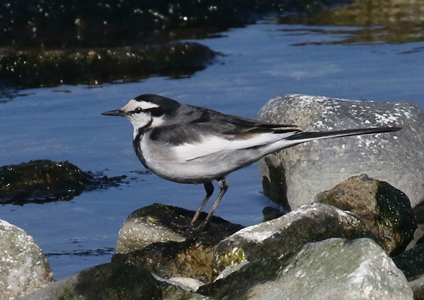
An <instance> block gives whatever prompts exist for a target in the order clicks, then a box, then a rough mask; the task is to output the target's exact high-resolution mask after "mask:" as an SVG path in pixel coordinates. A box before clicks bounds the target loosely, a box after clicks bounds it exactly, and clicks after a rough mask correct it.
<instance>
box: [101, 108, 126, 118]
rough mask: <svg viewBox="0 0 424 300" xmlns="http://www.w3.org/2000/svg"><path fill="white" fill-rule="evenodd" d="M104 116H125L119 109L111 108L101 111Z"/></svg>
mask: <svg viewBox="0 0 424 300" xmlns="http://www.w3.org/2000/svg"><path fill="white" fill-rule="evenodd" d="M102 115H104V116H119V117H125V112H124V111H123V110H120V109H116V110H111V111H105V112H104V113H102Z"/></svg>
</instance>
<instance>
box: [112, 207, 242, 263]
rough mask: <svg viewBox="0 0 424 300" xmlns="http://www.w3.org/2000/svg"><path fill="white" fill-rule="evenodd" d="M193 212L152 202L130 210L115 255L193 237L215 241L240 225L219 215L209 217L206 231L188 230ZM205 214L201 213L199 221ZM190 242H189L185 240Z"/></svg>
mask: <svg viewBox="0 0 424 300" xmlns="http://www.w3.org/2000/svg"><path fill="white" fill-rule="evenodd" d="M194 214H195V212H194V211H191V210H186V209H183V208H180V207H176V206H171V205H163V204H157V203H155V204H152V205H149V206H146V207H143V208H140V209H138V210H136V211H134V212H133V213H132V214H131V215H130V216H129V217H128V218H127V220H126V221H125V223H124V224H123V225H122V227H121V230H120V231H119V236H118V241H117V243H116V248H115V253H116V254H120V255H121V254H127V253H131V252H134V251H138V250H143V249H144V248H146V247H147V246H149V245H152V244H157V243H168V242H176V243H184V242H186V241H188V240H191V239H196V241H197V242H200V244H208V245H212V244H217V243H218V242H219V241H220V240H222V239H223V238H225V237H227V236H229V235H230V234H232V233H234V232H236V231H237V230H239V229H241V228H243V226H241V225H238V224H232V223H230V222H228V221H225V220H224V219H222V218H219V217H212V219H211V222H210V226H209V229H208V230H207V231H195V230H191V229H190V226H189V225H190V221H191V220H192V218H193V216H194ZM206 215H207V214H206V213H204V212H203V213H201V214H200V216H199V222H201V221H202V220H203V219H204V218H205V217H206ZM189 243H190V242H189Z"/></svg>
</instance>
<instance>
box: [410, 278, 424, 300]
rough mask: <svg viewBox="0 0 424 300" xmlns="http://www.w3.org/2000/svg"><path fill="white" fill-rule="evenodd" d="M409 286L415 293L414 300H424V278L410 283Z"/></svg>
mask: <svg viewBox="0 0 424 300" xmlns="http://www.w3.org/2000/svg"><path fill="white" fill-rule="evenodd" d="M409 286H410V287H411V289H412V291H413V292H414V300H423V299H424V276H422V277H419V278H417V279H415V280H412V281H410V282H409Z"/></svg>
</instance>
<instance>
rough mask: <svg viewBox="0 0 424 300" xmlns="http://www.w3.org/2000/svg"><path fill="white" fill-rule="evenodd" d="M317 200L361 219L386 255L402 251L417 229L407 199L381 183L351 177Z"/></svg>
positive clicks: (366, 178)
mask: <svg viewBox="0 0 424 300" xmlns="http://www.w3.org/2000/svg"><path fill="white" fill-rule="evenodd" d="M315 200H316V201H318V202H321V203H325V204H329V205H333V206H335V207H338V208H340V209H342V210H346V211H349V212H351V213H352V214H354V215H355V216H357V217H358V218H360V219H361V220H362V221H364V223H365V224H366V225H367V227H368V228H369V229H370V230H371V232H372V233H374V235H375V236H376V237H377V239H378V241H379V243H380V245H381V246H383V248H384V249H385V250H386V252H387V253H388V254H389V255H398V254H400V253H401V252H403V251H404V250H405V248H406V246H407V245H408V244H409V242H410V241H411V240H412V238H413V236H414V231H415V230H416V229H417V225H416V224H415V216H414V212H413V210H412V208H411V204H410V202H409V199H408V197H407V196H406V195H405V194H404V193H402V192H401V191H399V190H398V189H396V188H394V187H393V186H391V185H390V184H388V183H387V182H384V181H379V180H375V179H371V178H369V177H368V176H367V175H360V176H354V177H351V178H349V179H348V180H346V181H344V182H342V183H340V184H338V185H337V186H335V187H334V188H332V189H331V190H328V191H325V192H322V193H320V194H318V195H317V196H316V199H315Z"/></svg>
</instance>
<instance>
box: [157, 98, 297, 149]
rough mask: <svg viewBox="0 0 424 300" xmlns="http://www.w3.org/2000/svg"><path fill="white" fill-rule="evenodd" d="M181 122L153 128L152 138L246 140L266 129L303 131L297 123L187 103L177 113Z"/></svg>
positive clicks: (168, 140) (177, 141) (180, 141)
mask: <svg viewBox="0 0 424 300" xmlns="http://www.w3.org/2000/svg"><path fill="white" fill-rule="evenodd" d="M177 118H178V120H181V121H180V122H178V123H177V122H175V123H174V124H171V125H168V126H160V127H156V128H153V129H152V130H151V133H150V138H151V139H152V140H154V141H157V142H161V143H169V144H173V145H175V146H177V145H181V144H184V143H196V142H200V141H201V140H202V138H203V137H205V136H207V135H214V136H219V137H223V138H225V139H229V140H245V139H248V138H250V137H254V136H257V135H259V134H262V133H287V132H293V133H295V132H300V131H301V130H300V129H298V127H297V126H295V125H282V124H273V123H267V122H262V121H257V120H252V119H247V118H242V117H237V116H232V115H226V114H222V113H219V112H217V111H214V110H210V109H206V108H201V107H194V106H189V105H186V106H185V107H184V109H183V111H182V112H180V113H179V114H178V115H177Z"/></svg>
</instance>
